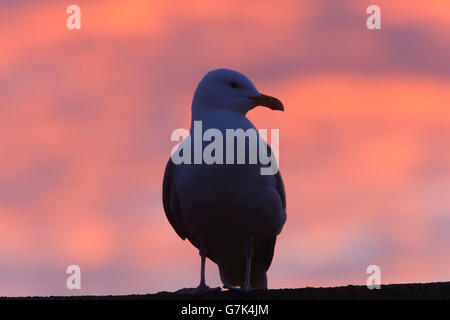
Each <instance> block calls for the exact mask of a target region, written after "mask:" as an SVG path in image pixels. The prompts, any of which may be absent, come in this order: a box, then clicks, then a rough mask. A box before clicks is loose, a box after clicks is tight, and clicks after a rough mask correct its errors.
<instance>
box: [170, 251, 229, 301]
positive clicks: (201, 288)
mask: <svg viewBox="0 0 450 320" xmlns="http://www.w3.org/2000/svg"><path fill="white" fill-rule="evenodd" d="M199 254H200V257H201V268H200V284H199V285H198V287H197V288H183V289H180V290H178V291H176V293H178V294H203V293H207V292H211V291H220V290H221V289H220V287H217V288H210V287H208V286H207V285H206V281H205V263H206V255H207V254H208V250H207V249H206V247H205V246H203V245H202V246H200V249H199Z"/></svg>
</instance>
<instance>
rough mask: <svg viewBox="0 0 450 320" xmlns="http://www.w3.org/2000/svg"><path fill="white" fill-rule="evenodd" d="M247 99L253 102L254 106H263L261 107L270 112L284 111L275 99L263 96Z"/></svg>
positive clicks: (279, 102)
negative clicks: (270, 110)
mask: <svg viewBox="0 0 450 320" xmlns="http://www.w3.org/2000/svg"><path fill="white" fill-rule="evenodd" d="M249 98H250V99H252V100H253V102H254V103H255V104H256V106H263V107H267V108H269V109H272V110H279V111H284V106H283V104H282V103H281V101H280V100H278V99H277V98H274V97H271V96H267V95H265V94H261V95H259V96H256V97H249Z"/></svg>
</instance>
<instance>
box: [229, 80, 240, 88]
mask: <svg viewBox="0 0 450 320" xmlns="http://www.w3.org/2000/svg"><path fill="white" fill-rule="evenodd" d="M228 85H229V86H230V87H232V88H233V89H236V88H239V84H238V83H237V82H236V81H231V82H229V83H228Z"/></svg>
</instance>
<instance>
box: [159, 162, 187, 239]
mask: <svg viewBox="0 0 450 320" xmlns="http://www.w3.org/2000/svg"><path fill="white" fill-rule="evenodd" d="M175 170H176V166H175V164H174V163H173V162H172V158H170V159H169V161H168V162H167V165H166V170H165V171H164V179H163V190H162V198H163V206H164V211H165V213H166V217H167V220H169V222H170V224H171V225H172V227H173V229H174V230H175V232H176V233H177V234H178V235H179V236H180V238H181V239H183V240H184V239H186V237H187V236H188V234H187V231H186V227H185V226H184V222H183V218H182V216H181V212H180V206H179V200H178V196H177V194H176V192H175V190H174V188H173V180H174V175H175Z"/></svg>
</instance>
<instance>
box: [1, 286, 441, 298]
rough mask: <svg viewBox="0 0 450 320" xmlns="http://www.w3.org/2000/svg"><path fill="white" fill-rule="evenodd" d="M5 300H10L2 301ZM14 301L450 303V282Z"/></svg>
mask: <svg viewBox="0 0 450 320" xmlns="http://www.w3.org/2000/svg"><path fill="white" fill-rule="evenodd" d="M2 299H11V298H7V297H0V300H2ZM12 299H25V300H35V299H36V300H37V299H49V300H343V299H345V300H347V299H350V300H359V299H363V300H399V299H400V300H402V299H450V282H435V283H412V284H390V285H382V286H381V289H372V290H369V289H368V288H367V287H366V286H346V287H334V288H309V287H308V288H301V289H272V290H257V291H252V292H248V293H241V292H236V291H228V290H224V291H221V292H212V293H208V294H204V295H200V296H190V295H179V294H176V293H173V292H165V291H164V292H158V293H155V294H146V295H122V296H72V297H70V296H67V297H65V296H61V297H54V296H51V297H20V298H12Z"/></svg>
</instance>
